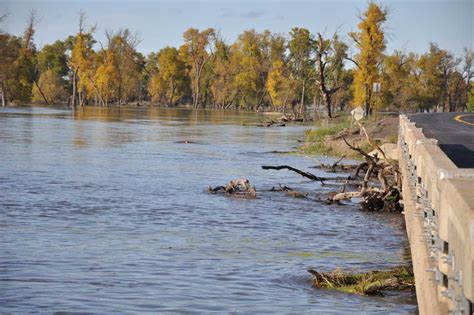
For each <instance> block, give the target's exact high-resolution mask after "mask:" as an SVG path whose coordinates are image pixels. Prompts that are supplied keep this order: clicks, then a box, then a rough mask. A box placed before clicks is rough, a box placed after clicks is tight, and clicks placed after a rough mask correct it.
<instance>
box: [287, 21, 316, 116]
mask: <svg viewBox="0 0 474 315" xmlns="http://www.w3.org/2000/svg"><path fill="white" fill-rule="evenodd" d="M288 50H289V66H290V69H291V73H292V78H293V79H294V80H295V84H294V85H295V88H296V91H297V93H298V94H299V95H300V98H299V101H300V114H304V113H305V111H306V105H305V104H306V102H305V101H306V96H307V95H306V94H307V90H306V89H307V86H308V84H309V83H310V82H309V81H310V78H311V77H312V76H313V75H314V67H313V66H314V59H313V58H312V54H313V51H314V38H313V36H312V35H311V33H310V32H309V31H308V30H307V29H305V28H297V27H295V28H293V29H292V30H291V32H290V40H289V41H288ZM293 110H294V109H293Z"/></svg>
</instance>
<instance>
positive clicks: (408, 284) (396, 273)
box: [308, 267, 415, 296]
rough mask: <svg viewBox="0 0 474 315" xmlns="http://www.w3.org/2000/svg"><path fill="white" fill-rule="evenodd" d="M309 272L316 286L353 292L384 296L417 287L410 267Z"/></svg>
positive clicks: (312, 270) (311, 270)
mask: <svg viewBox="0 0 474 315" xmlns="http://www.w3.org/2000/svg"><path fill="white" fill-rule="evenodd" d="M308 272H309V273H310V274H311V276H312V284H313V286H314V287H316V288H322V289H331V290H338V291H342V292H346V293H352V294H360V295H381V296H383V295H384V292H386V291H408V290H411V291H413V290H414V289H415V278H414V275H413V271H412V270H411V268H408V267H396V268H392V269H388V270H384V271H378V270H375V271H370V272H365V273H350V272H344V271H342V270H341V269H336V270H334V271H332V272H320V271H317V270H314V269H309V270H308Z"/></svg>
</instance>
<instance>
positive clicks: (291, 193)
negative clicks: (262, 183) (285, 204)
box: [270, 184, 309, 199]
mask: <svg viewBox="0 0 474 315" xmlns="http://www.w3.org/2000/svg"><path fill="white" fill-rule="evenodd" d="M279 186H280V187H272V189H270V191H283V192H285V193H286V195H288V196H290V197H293V198H303V199H304V198H307V197H308V195H309V193H304V192H301V191H297V190H294V189H292V188H290V187H288V186H282V185H281V184H280V185H279Z"/></svg>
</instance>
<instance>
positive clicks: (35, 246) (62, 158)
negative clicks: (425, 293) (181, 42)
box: [0, 108, 416, 314]
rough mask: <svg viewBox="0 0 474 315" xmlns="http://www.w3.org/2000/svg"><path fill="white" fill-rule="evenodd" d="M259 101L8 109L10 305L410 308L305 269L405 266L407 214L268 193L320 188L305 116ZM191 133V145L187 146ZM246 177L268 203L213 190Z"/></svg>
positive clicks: (4, 132)
mask: <svg viewBox="0 0 474 315" xmlns="http://www.w3.org/2000/svg"><path fill="white" fill-rule="evenodd" d="M261 119H262V117H257V116H255V115H254V114H253V113H229V112H226V113H224V112H220V111H200V112H195V111H191V110H175V109H166V110H164V109H149V108H143V109H130V108H110V109H108V108H87V109H83V110H78V111H77V112H76V113H75V114H74V115H71V113H70V112H69V111H67V110H59V109H45V108H2V109H0V147H1V151H0V158H1V161H2V162H1V163H0V214H1V215H0V239H1V242H0V312H1V313H10V312H14V313H27V312H44V310H46V311H47V313H53V312H62V311H67V312H96V313H109V312H110V313H111V312H129V313H136V312H164V311H169V312H176V311H179V312H185V313H188V312H201V313H208V312H210V311H218V312H233V311H241V312H245V313H261V312H280V313H289V312H290V313H296V314H300V313H304V312H310V313H311V312H324V313H331V312H334V313H346V312H354V311H355V312H366V313H370V312H381V313H387V312H391V313H409V312H414V311H416V305H414V303H415V302H414V299H413V296H411V295H409V296H406V295H403V296H400V295H395V296H388V297H383V298H380V297H379V298H375V297H359V296H351V295H346V294H342V293H336V292H329V291H323V290H316V289H313V288H312V287H311V286H310V283H309V281H308V275H307V272H306V269H308V268H310V267H314V268H318V269H323V270H330V269H333V268H335V267H342V268H345V269H355V270H361V269H362V270H368V269H374V268H385V267H389V266H393V265H398V264H403V263H407V262H408V260H409V255H407V253H406V249H407V240H406V236H405V232H404V228H403V225H402V218H401V217H399V216H386V215H374V214H368V213H363V212H359V211H357V210H356V207H354V206H326V205H322V204H319V203H315V202H312V201H309V200H300V199H289V198H287V197H285V196H283V195H281V194H279V193H272V192H268V190H269V189H270V188H271V187H272V186H273V185H277V184H278V183H282V184H283V183H284V184H286V185H289V186H297V185H298V186H299V187H302V189H304V190H306V191H308V192H314V191H315V190H316V189H323V190H324V189H328V190H329V189H331V188H330V187H329V188H328V187H319V184H318V183H313V182H308V181H306V180H304V179H302V178H300V177H297V176H296V175H295V174H291V173H289V172H272V171H263V170H262V169H261V168H260V166H261V165H263V164H292V165H299V166H301V167H305V166H310V165H311V164H314V160H311V159H307V158H304V157H298V156H291V155H290V156H288V155H273V154H268V153H267V152H270V151H273V150H291V148H292V146H294V145H295V143H296V141H295V140H296V139H298V138H301V137H302V132H303V128H302V127H297V126H293V127H286V128H258V127H243V126H241V124H242V123H251V122H255V121H258V120H261ZM185 141H188V142H191V143H183V142H185ZM242 176H245V177H248V178H249V179H250V180H251V182H252V183H253V184H255V185H256V187H257V190H258V194H259V195H258V198H257V199H256V200H239V199H232V198H225V197H222V196H214V195H212V196H211V195H208V194H207V193H206V192H205V189H206V187H207V186H208V185H218V184H223V183H225V182H227V181H228V180H229V179H232V178H236V177H242Z"/></svg>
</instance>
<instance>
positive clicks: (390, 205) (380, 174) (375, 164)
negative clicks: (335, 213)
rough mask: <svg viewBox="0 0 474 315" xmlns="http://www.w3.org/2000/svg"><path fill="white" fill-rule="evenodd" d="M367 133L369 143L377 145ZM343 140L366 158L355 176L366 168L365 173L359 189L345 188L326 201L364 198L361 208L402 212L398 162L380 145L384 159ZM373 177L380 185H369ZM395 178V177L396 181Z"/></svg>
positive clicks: (337, 201) (338, 201) (335, 201)
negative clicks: (390, 158)
mask: <svg viewBox="0 0 474 315" xmlns="http://www.w3.org/2000/svg"><path fill="white" fill-rule="evenodd" d="M362 128H363V127H362ZM364 131H365V129H364ZM365 133H366V136H367V141H368V143H369V144H371V145H374V146H376V144H375V143H374V142H373V141H371V140H370V138H369V137H368V134H367V132H365ZM343 140H344V142H345V143H346V144H347V146H349V148H351V149H352V150H354V151H356V152H358V153H360V154H361V155H362V156H363V157H364V158H365V162H363V163H361V164H360V165H359V166H358V167H357V168H356V171H355V174H354V177H359V173H360V171H362V170H365V175H364V178H363V181H362V183H361V185H360V189H359V190H358V191H350V192H346V191H345V189H344V190H343V191H342V192H339V193H335V194H333V195H332V196H331V197H330V198H328V199H327V200H326V202H327V203H329V204H330V203H333V202H334V203H340V201H342V200H347V199H352V198H363V201H362V202H361V208H362V209H363V210H366V211H387V212H402V211H403V207H402V205H401V204H400V202H399V201H400V190H399V188H398V187H397V186H396V185H397V181H398V176H397V171H398V170H397V167H396V164H394V163H392V162H391V161H389V160H388V159H387V158H386V155H385V153H384V152H383V150H382V149H381V148H380V147H379V146H376V148H377V150H379V151H380V153H381V154H382V156H383V157H384V160H380V159H379V158H378V154H375V155H374V156H371V155H369V154H368V153H367V152H365V151H364V150H362V149H361V148H358V147H355V146H353V145H351V144H350V143H349V142H348V141H347V140H346V139H345V138H344V137H343ZM371 178H375V179H377V180H378V181H379V183H380V187H369V181H370V180H371ZM393 179H395V181H394V180H393Z"/></svg>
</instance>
